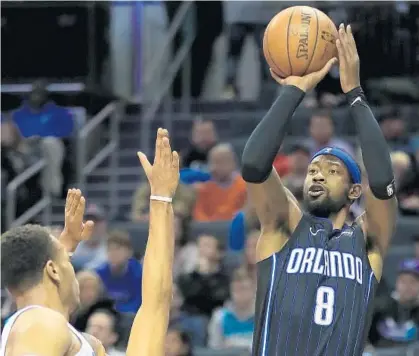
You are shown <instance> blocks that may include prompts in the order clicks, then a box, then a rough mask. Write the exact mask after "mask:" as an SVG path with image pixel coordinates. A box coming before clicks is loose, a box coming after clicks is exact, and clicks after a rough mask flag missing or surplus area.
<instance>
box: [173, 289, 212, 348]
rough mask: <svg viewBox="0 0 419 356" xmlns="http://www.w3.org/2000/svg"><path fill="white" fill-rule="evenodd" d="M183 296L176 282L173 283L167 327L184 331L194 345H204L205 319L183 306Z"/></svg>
mask: <svg viewBox="0 0 419 356" xmlns="http://www.w3.org/2000/svg"><path fill="white" fill-rule="evenodd" d="M183 300H184V299H183V296H182V294H181V292H180V290H179V288H178V286H177V285H176V284H174V285H173V298H172V304H171V306H170V320H169V327H170V328H172V327H176V328H179V329H181V330H183V331H186V332H187V333H188V335H189V336H190V338H191V344H192V345H193V346H194V347H196V346H200V347H203V346H205V341H206V334H207V323H208V322H207V320H206V318H205V317H202V316H199V315H192V314H190V313H188V312H186V311H184V310H183V309H182V308H183Z"/></svg>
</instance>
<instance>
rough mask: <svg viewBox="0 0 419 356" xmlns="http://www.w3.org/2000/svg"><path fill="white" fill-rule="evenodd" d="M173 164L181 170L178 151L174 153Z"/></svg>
mask: <svg viewBox="0 0 419 356" xmlns="http://www.w3.org/2000/svg"><path fill="white" fill-rule="evenodd" d="M172 166H173V167H174V168H176V169H178V170H179V154H178V153H177V152H176V151H173V153H172Z"/></svg>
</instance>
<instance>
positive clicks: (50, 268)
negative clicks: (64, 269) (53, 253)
mask: <svg viewBox="0 0 419 356" xmlns="http://www.w3.org/2000/svg"><path fill="white" fill-rule="evenodd" d="M45 273H46V274H47V276H48V277H49V278H50V279H51V280H52V281H53V282H54V283H56V284H60V282H61V279H60V274H59V273H58V266H57V264H56V263H54V261H52V260H48V262H47V264H46V265H45Z"/></svg>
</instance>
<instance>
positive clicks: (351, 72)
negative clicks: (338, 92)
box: [336, 24, 361, 93]
mask: <svg viewBox="0 0 419 356" xmlns="http://www.w3.org/2000/svg"><path fill="white" fill-rule="evenodd" d="M338 32H339V38H338V39H337V40H336V47H337V49H338V54H339V73H340V85H341V87H342V91H343V92H344V93H348V92H350V91H351V90H352V89H355V88H357V87H359V86H360V85H361V81H360V79H359V56H358V50H357V49H356V43H355V39H354V35H353V33H352V28H351V25H348V26H346V29H345V26H344V25H343V24H340V26H339V31H338Z"/></svg>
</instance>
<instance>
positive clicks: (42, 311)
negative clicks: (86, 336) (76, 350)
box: [10, 308, 71, 344]
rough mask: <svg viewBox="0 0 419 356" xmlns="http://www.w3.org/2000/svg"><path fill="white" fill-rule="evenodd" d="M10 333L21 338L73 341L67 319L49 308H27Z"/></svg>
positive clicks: (62, 341) (65, 342) (64, 342)
mask: <svg viewBox="0 0 419 356" xmlns="http://www.w3.org/2000/svg"><path fill="white" fill-rule="evenodd" d="M10 333H11V335H18V336H19V338H24V337H25V336H27V337H30V338H38V337H42V338H45V337H48V338H54V340H56V341H58V340H60V341H61V343H63V344H67V343H70V342H71V332H70V329H69V327H68V323H67V320H66V319H65V318H64V316H63V315H61V314H60V313H58V312H56V311H54V310H51V309H48V308H31V309H29V310H26V311H25V312H23V313H22V314H21V315H19V316H18V318H17V319H16V320H15V322H14V324H13V327H12V329H11V331H10Z"/></svg>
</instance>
